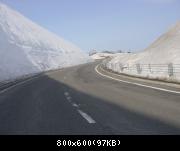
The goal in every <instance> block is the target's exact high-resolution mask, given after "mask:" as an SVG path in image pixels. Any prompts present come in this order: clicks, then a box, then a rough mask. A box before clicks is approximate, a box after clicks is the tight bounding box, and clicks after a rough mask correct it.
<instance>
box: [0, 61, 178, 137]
mask: <svg viewBox="0 0 180 151" xmlns="http://www.w3.org/2000/svg"><path fill="white" fill-rule="evenodd" d="M98 64H99V62H95V63H89V64H85V65H80V66H76V67H70V68H66V69H62V70H58V71H55V72H49V73H46V74H43V75H40V76H39V77H36V78H34V79H32V80H28V81H27V82H23V83H20V84H18V85H16V86H14V87H12V88H9V89H7V90H4V91H3V92H0V134H57V135H62V134H65V135H66V134H67V135H69V134H75V135H76V134H85V135H86V134H102V135H104V134H113V135H114V134H180V94H179V93H173V91H175V92H178V90H179V89H178V88H171V87H169V86H162V85H158V84H149V83H146V82H145V81H137V80H135V79H134V80H133V79H131V78H128V77H127V78H126V77H119V76H118V77H117V76H113V75H111V74H110V73H109V74H108V73H105V72H104V71H103V70H102V69H101V68H100V67H98V68H96V67H97V65H98ZM95 68H96V70H97V71H96V70H95ZM97 72H99V73H97ZM100 73H101V74H100ZM106 74H107V75H108V76H112V77H113V78H114V79H119V81H118V80H114V79H111V78H108V77H106V76H103V75H106ZM121 80H122V81H121ZM123 81H129V83H126V82H123ZM137 82H138V83H141V84H142V83H143V84H142V85H136V84H134V83H137ZM143 85H147V86H149V85H150V87H145V86H143ZM151 87H152V88H151ZM153 87H160V88H162V90H161V89H153ZM163 89H168V90H169V89H170V90H172V92H171V91H163Z"/></svg>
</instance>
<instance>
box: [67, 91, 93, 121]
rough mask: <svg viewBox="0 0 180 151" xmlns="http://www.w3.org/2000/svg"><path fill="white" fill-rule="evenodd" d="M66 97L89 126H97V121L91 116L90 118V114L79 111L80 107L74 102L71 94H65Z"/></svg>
mask: <svg viewBox="0 0 180 151" xmlns="http://www.w3.org/2000/svg"><path fill="white" fill-rule="evenodd" d="M64 95H65V97H66V99H67V100H68V101H69V102H70V103H71V105H72V106H73V107H75V108H76V109H77V111H78V113H79V114H80V115H81V116H82V117H83V118H84V119H85V120H86V121H87V122H88V123H89V124H95V123H96V121H95V120H94V119H93V118H92V117H91V116H89V115H88V114H86V113H85V112H83V111H82V110H80V109H79V105H78V104H76V103H74V102H73V100H72V97H71V96H70V94H69V92H64Z"/></svg>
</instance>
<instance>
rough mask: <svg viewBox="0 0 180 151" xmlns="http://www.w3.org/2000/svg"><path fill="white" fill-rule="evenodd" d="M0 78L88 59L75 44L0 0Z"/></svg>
mask: <svg viewBox="0 0 180 151" xmlns="http://www.w3.org/2000/svg"><path fill="white" fill-rule="evenodd" d="M0 57H1V58H0V81H2V80H8V79H12V78H13V79H14V78H16V77H19V76H22V75H26V74H31V73H38V72H41V71H47V70H52V69H57V68H62V67H67V66H72V65H77V64H82V63H86V62H88V61H90V60H91V59H90V57H88V55H87V54H85V53H83V52H82V51H81V50H80V49H79V48H78V47H76V46H74V45H73V44H71V43H69V42H67V41H65V40H63V39H62V38H60V37H58V36H56V35H55V34H53V33H51V32H49V31H47V30H46V29H44V28H42V27H40V26H39V25H37V24H35V23H33V22H32V21H30V20H29V19H27V18H25V17H24V16H22V15H21V14H20V13H18V12H16V11H14V10H12V9H10V8H9V7H7V6H6V5H4V4H2V3H1V2H0Z"/></svg>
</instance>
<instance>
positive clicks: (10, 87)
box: [0, 76, 39, 94]
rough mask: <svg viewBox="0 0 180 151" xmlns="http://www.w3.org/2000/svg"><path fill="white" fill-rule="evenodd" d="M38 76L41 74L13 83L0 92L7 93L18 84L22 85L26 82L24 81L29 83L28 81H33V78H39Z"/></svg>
mask: <svg viewBox="0 0 180 151" xmlns="http://www.w3.org/2000/svg"><path fill="white" fill-rule="evenodd" d="M37 78H39V76H36V77H33V78H30V79H27V80H25V81H22V82H18V83H16V84H14V85H12V86H9V87H8V88H6V89H4V90H2V91H0V94H2V93H5V92H7V91H9V90H10V89H12V88H15V87H16V86H19V85H22V84H24V83H27V82H29V81H32V80H34V79H37Z"/></svg>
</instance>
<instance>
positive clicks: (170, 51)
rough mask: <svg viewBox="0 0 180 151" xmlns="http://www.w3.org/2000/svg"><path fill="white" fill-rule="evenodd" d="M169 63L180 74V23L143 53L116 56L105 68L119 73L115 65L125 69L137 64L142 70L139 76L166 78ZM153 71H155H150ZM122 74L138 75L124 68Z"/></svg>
mask: <svg viewBox="0 0 180 151" xmlns="http://www.w3.org/2000/svg"><path fill="white" fill-rule="evenodd" d="M170 63H172V64H173V67H174V69H175V67H176V72H180V22H178V23H177V24H176V25H175V26H174V27H172V28H171V29H170V30H169V31H168V32H166V33H165V34H163V35H162V36H161V37H160V38H158V39H157V40H156V41H155V42H154V43H153V44H151V45H150V46H149V47H148V48H147V49H145V50H144V51H142V52H140V53H132V54H119V55H116V56H115V57H114V58H113V59H112V60H111V61H110V62H109V63H108V64H107V67H108V68H110V69H113V70H116V71H119V72H121V71H120V67H118V66H117V64H121V66H124V67H125V68H126V67H127V65H128V68H136V67H137V64H140V65H141V66H140V68H142V72H141V76H148V77H153V76H154V77H165V78H167V77H168V74H169V73H168V64H170ZM178 64H179V65H178ZM147 65H148V66H147ZM145 66H146V68H145ZM143 68H144V70H143ZM153 69H155V70H154V71H152V70H153ZM162 70H163V71H162ZM160 71H162V72H160ZM123 72H126V73H128V74H138V73H137V71H136V69H132V70H127V68H126V69H125V70H124V71H123ZM176 74H180V73H176ZM174 78H176V79H180V78H179V75H178V76H177V75H176V77H175V76H174Z"/></svg>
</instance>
